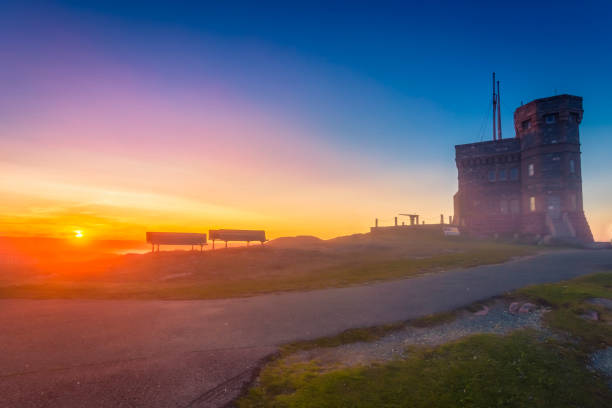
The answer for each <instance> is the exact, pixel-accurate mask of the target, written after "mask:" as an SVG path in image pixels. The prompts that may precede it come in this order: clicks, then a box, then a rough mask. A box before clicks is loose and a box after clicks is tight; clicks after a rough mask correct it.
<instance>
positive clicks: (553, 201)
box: [514, 95, 593, 241]
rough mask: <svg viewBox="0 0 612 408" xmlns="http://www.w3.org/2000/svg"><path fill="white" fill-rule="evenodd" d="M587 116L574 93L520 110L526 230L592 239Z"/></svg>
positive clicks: (518, 129) (518, 122)
mask: <svg viewBox="0 0 612 408" xmlns="http://www.w3.org/2000/svg"><path fill="white" fill-rule="evenodd" d="M582 115H583V109H582V98H581V97H578V96H572V95H559V96H554V97H550V98H543V99H537V100H535V101H533V102H530V103H528V104H527V105H523V106H521V107H519V108H518V109H517V110H516V111H515V113H514V127H515V130H516V137H517V138H518V139H519V140H520V142H521V173H522V174H523V177H522V182H521V193H522V209H523V217H522V222H521V229H520V232H521V233H524V234H537V235H547V234H551V235H559V236H562V235H575V236H576V238H578V239H580V240H582V241H592V240H593V236H592V234H591V230H590V228H589V226H588V223H587V222H586V218H585V216H584V210H583V202H582V175H581V163H580V133H579V125H580V122H581V121H582Z"/></svg>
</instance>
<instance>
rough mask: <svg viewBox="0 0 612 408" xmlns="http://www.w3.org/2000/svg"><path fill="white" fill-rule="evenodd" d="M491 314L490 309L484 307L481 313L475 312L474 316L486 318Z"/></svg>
mask: <svg viewBox="0 0 612 408" xmlns="http://www.w3.org/2000/svg"><path fill="white" fill-rule="evenodd" d="M488 313H489V307H488V306H485V305H482V309H480V310H479V311H477V312H475V313H474V315H475V316H486V315H487V314H488Z"/></svg>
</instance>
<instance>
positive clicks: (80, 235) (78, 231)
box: [74, 230, 83, 238]
mask: <svg viewBox="0 0 612 408" xmlns="http://www.w3.org/2000/svg"><path fill="white" fill-rule="evenodd" d="M74 237H75V238H83V232H82V231H81V230H76V231H74Z"/></svg>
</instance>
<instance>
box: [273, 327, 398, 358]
mask: <svg viewBox="0 0 612 408" xmlns="http://www.w3.org/2000/svg"><path fill="white" fill-rule="evenodd" d="M406 324H407V323H404V322H400V323H391V324H385V325H381V326H372V327H364V328H357V329H348V330H345V331H343V332H341V333H339V334H337V335H334V336H329V337H321V338H318V339H314V340H303V341H296V342H293V343H288V344H285V345H284V346H282V348H281V354H282V355H288V354H292V353H295V352H296V351H300V350H312V349H316V348H320V347H338V346H341V345H343V344H350V343H358V342H362V341H363V342H372V341H376V340H378V339H380V338H382V337H385V336H386V335H388V334H389V333H392V332H394V331H397V330H400V329H402V328H404V327H406Z"/></svg>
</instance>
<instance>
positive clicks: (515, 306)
mask: <svg viewBox="0 0 612 408" xmlns="http://www.w3.org/2000/svg"><path fill="white" fill-rule="evenodd" d="M520 307H521V304H520V303H519V302H512V303H510V307H508V311H509V312H510V313H512V314H516V313H518V310H519V308H520Z"/></svg>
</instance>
